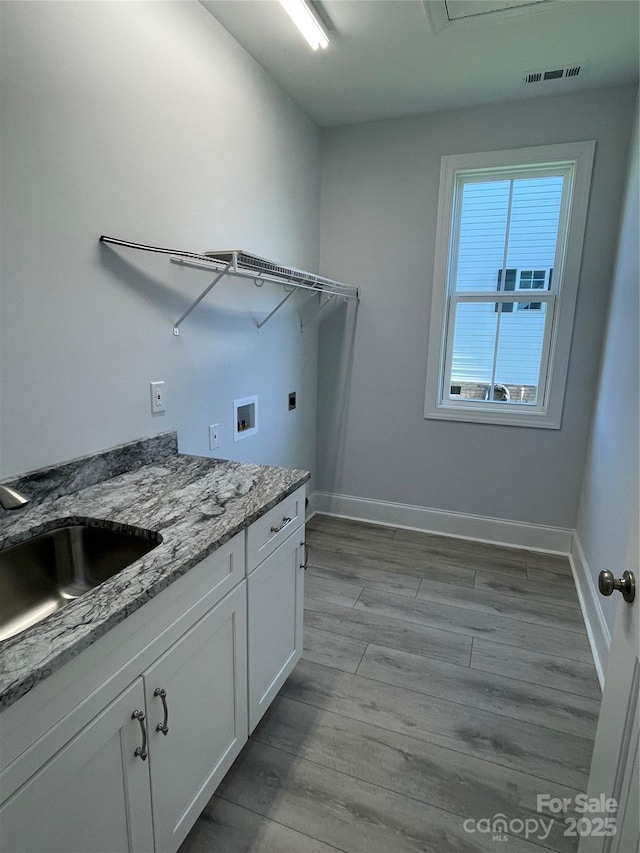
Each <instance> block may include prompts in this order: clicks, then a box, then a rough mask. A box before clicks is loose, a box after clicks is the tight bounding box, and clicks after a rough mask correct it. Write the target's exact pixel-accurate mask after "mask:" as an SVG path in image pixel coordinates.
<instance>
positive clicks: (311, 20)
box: [280, 0, 329, 50]
mask: <svg viewBox="0 0 640 853" xmlns="http://www.w3.org/2000/svg"><path fill="white" fill-rule="evenodd" d="M280 5H281V6H282V8H283V9H284V10H285V12H286V13H287V14H288V15H289V17H290V18H291V20H292V21H293V23H294V24H295V25H296V27H297V28H298V29H299V30H300V32H301V33H302V35H303V36H304V37H305V39H306V40H307V41H308V42H309V45H310V46H311V47H312V48H313V50H317V49H318V48H319V47H321V48H322V49H323V50H324V49H325V48H326V47H327V46H328V44H329V38H328V37H327V34H326V33H325V31H324V28H323V27H322V25H321V24H320V21H319V20H318V19H317V18H316V16H315V15H314V13H313V11H312V9H311V7H310V6H309V5H308V3H306V2H305V0H280Z"/></svg>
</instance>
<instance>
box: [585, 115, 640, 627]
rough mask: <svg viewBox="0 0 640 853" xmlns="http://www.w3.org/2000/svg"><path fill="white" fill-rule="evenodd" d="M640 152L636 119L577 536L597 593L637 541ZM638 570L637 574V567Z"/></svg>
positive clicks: (607, 601) (610, 603)
mask: <svg viewBox="0 0 640 853" xmlns="http://www.w3.org/2000/svg"><path fill="white" fill-rule="evenodd" d="M639 146H640V139H639V133H638V114H637V112H636V119H635V131H634V135H633V140H632V145H631V154H630V158H629V172H628V177H627V186H626V192H625V196H624V204H623V208H622V220H621V227H620V237H619V241H618V249H617V254H616V265H615V273H614V276H613V289H612V292H611V301H610V307H609V314H608V319H607V327H606V337H605V344H604V350H603V357H602V364H601V367H600V376H599V381H598V392H597V397H596V404H595V410H594V417H593V425H592V431H591V438H590V442H589V448H588V452H587V459H586V465H585V471H584V480H583V483H582V494H581V498H580V507H579V512H578V523H577V536H578V539H579V542H580V545H581V547H582V551H583V555H584V561H586V565H587V567H588V570H589V571H590V574H591V578H590V580H591V584H592V589H593V590H595V589H597V581H598V574H599V573H600V571H601V570H602V569H610V570H611V571H612V572H614V573H615V575H616V577H620V575H621V573H622V571H623V570H624V569H625V568H626V563H627V553H628V551H629V548H630V546H631V543H630V537H631V536H634V535H635V536H637V513H638V478H639V477H640V464H639V460H638V453H639V449H638V435H639V425H638V411H639V409H640V399H639V396H640V391H639V389H640V376H639V364H640V352H639V350H638V321H639V320H640V307H639V303H638V291H639V290H640V274H639V271H638V233H640V221H639V217H638V189H639V186H640V173H639V169H638V151H639ZM634 513H635V516H636V517H635V519H634ZM634 522H635V523H634ZM636 548H637V543H636ZM634 571H637V567H636V569H634ZM596 600H597V601H598V602H599V603H600V606H601V608H602V612H603V614H604V618H605V620H606V623H607V626H608V629H609V631H610V632H612V631H613V623H614V619H615V612H616V607H617V606H618V605H619V604H620V602H621V601H622V598H621V596H619V595H618V594H617V593H615V595H613V596H612V597H611V598H603V597H602V596H597V595H596ZM623 606H626V605H624V604H623Z"/></svg>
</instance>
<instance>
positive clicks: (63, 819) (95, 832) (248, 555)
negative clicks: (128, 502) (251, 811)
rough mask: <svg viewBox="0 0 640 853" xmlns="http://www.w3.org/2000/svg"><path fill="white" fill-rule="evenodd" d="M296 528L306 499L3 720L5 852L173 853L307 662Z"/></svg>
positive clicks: (276, 511)
mask: <svg viewBox="0 0 640 853" xmlns="http://www.w3.org/2000/svg"><path fill="white" fill-rule="evenodd" d="M303 522H304V488H301V489H298V490H297V491H296V492H294V493H293V494H292V495H289V496H288V497H287V498H285V499H284V500H283V501H282V502H281V503H280V504H278V505H276V506H275V507H273V508H272V509H271V510H269V512H267V513H266V514H265V515H264V516H262V517H261V518H260V519H258V520H257V521H256V522H255V523H254V524H252V525H251V526H250V527H249V528H248V529H247V530H246V531H245V532H242V533H240V534H238V535H237V536H235V537H234V538H233V539H231V540H230V541H229V542H227V543H225V544H224V545H222V546H221V547H220V548H219V549H218V550H216V551H214V552H213V553H212V554H210V555H209V556H208V557H206V558H205V559H204V560H202V561H201V562H200V563H199V564H198V565H197V566H195V567H194V568H193V569H191V571H189V572H187V573H186V574H185V575H184V576H182V577H181V578H178V579H177V580H176V581H174V583H173V584H171V586H169V587H168V588H167V589H165V590H164V591H162V592H161V593H159V594H158V595H157V596H156V597H154V598H153V599H152V600H151V601H149V602H148V603H147V604H145V605H144V607H142V608H140V609H139V610H138V611H136V612H135V613H133V614H132V615H131V616H129V617H128V618H127V619H125V620H124V621H123V622H121V623H120V624H119V625H117V626H116V627H115V628H113V629H112V630H111V631H109V632H108V633H107V634H105V635H104V636H103V637H101V638H100V639H99V640H97V641H96V642H95V643H94V644H92V645H91V646H89V648H87V649H86V650H85V651H83V652H82V653H81V654H80V655H78V656H77V657H76V658H74V659H73V660H72V661H70V662H69V663H67V664H65V665H64V666H63V667H61V668H60V669H59V670H57V671H56V672H54V673H53V674H52V675H51V676H50V677H49V678H47V679H46V680H45V681H43V682H41V683H40V684H38V685H37V686H36V687H34V688H33V690H32V691H30V692H29V693H28V694H27V695H26V696H24V697H23V698H22V699H20V700H19V701H18V702H16V703H15V704H14V705H12V706H10V707H9V708H7V709H6V710H5V711H4V712H3V713H2V714H1V715H0V726H1V728H2V738H1V749H0V803H1V805H0V850H2V852H3V853H27V851H29V853H94V851H95V853H98V851H105V850H114V851H118V853H120V851H122V853H124V851H129V853H151V851H156V853H175V851H176V850H177V849H178V847H179V846H180V844H181V843H182V841H183V840H184V838H185V837H186V835H187V833H188V832H189V830H190V829H191V827H192V825H193V823H194V822H195V820H196V819H197V817H198V815H199V814H200V812H201V811H202V809H203V808H204V806H205V805H206V803H207V802H208V800H209V799H210V797H211V796H212V795H213V793H214V791H215V789H216V788H217V787H218V784H219V783H220V781H221V780H222V778H223V776H224V775H225V773H226V772H227V770H228V769H229V767H230V766H231V764H232V763H233V761H234V759H235V758H236V756H237V755H238V753H239V752H240V750H241V749H242V746H243V745H244V743H245V742H246V740H247V737H248V733H249V731H251V730H253V728H254V727H255V725H256V724H257V722H258V721H259V720H260V718H261V717H262V715H263V714H264V712H265V711H266V709H267V707H268V706H269V704H270V703H271V701H272V700H273V698H274V696H275V695H276V693H277V691H278V690H279V689H280V687H281V686H282V684H283V682H284V681H285V679H286V678H287V676H288V675H289V673H290V672H291V670H292V669H293V667H294V666H295V664H296V662H297V661H298V660H299V658H300V656H301V654H302V614H303V593H304V565H303V564H304V556H305V553H304V552H305V546H304V523H303ZM165 731H166V733H165ZM143 747H144V749H143ZM141 752H144V754H145V757H144V758H143V757H142V755H141V754H140V753H141Z"/></svg>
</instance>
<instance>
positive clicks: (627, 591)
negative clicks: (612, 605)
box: [598, 570, 636, 604]
mask: <svg viewBox="0 0 640 853" xmlns="http://www.w3.org/2000/svg"><path fill="white" fill-rule="evenodd" d="M598 589H599V590H600V592H601V593H602V595H612V594H613V592H614V590H616V589H617V590H618V592H621V593H622V597H623V598H624V600H625V601H627V602H628V603H629V604H631V602H632V601H633V599H634V598H635V597H636V579H635V578H634V576H633V572H625V573H624V574H623V575H622V577H621V578H620V579H619V580H616V579H615V577H614V575H613V572H609V571H606V570H605V571H603V572H600V575H599V576H598Z"/></svg>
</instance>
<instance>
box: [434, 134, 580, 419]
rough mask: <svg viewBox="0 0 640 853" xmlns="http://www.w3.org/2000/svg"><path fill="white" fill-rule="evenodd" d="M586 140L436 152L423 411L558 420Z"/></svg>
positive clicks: (576, 274) (446, 416) (570, 318)
mask: <svg viewBox="0 0 640 853" xmlns="http://www.w3.org/2000/svg"><path fill="white" fill-rule="evenodd" d="M594 149H595V143H594V142H580V143H570V144H567V145H553V146H543V147H540V148H528V149H522V150H518V151H501V152H490V153H484V154H468V155H457V156H452V157H443V159H442V170H441V177H440V202H439V208H438V233H437V237H436V260H435V267H434V282H433V299H432V312H431V325H430V332H429V354H428V365H427V390H426V401H425V417H427V418H444V419H448V420H464V421H478V422H484V423H499V424H512V425H521V426H539V427H546V428H551V429H558V428H559V427H560V423H561V417H562V402H563V399H564V389H565V384H566V374H567V366H568V361H569V348H570V344H571V329H572V326H573V312H574V307H575V300H576V294H577V286H578V278H579V265H580V256H581V253H582V242H583V237H584V226H585V220H586V209H587V200H588V195H589V185H590V180H591V166H592V162H593V153H594ZM534 291H535V294H534ZM532 298H533V300H535V301H532Z"/></svg>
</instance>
